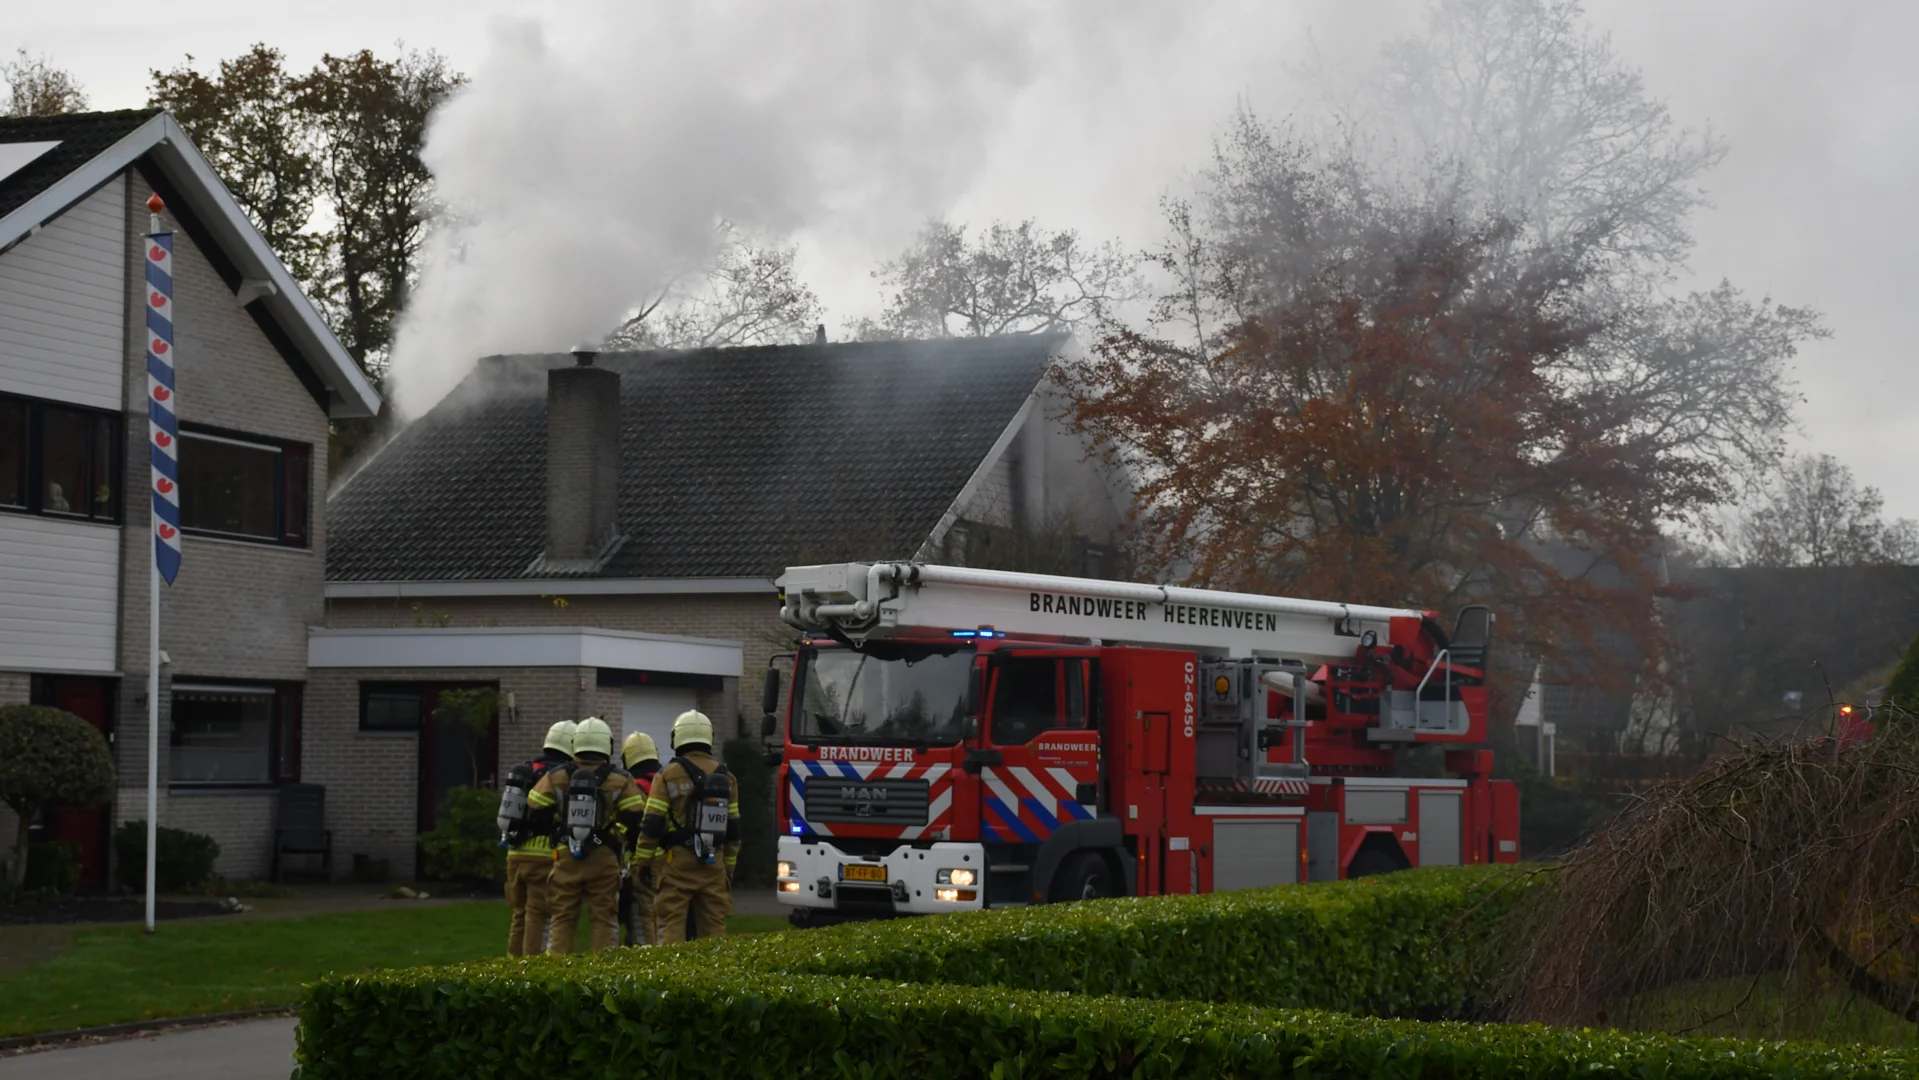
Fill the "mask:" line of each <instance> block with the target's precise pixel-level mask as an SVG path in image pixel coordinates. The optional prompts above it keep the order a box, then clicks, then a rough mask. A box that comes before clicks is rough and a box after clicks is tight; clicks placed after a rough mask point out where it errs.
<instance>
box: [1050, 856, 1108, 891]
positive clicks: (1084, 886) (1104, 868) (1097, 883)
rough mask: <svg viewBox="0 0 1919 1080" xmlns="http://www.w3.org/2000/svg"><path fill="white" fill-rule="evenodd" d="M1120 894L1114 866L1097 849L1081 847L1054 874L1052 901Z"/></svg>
mask: <svg viewBox="0 0 1919 1080" xmlns="http://www.w3.org/2000/svg"><path fill="white" fill-rule="evenodd" d="M1118 895H1119V880H1118V878H1116V877H1115V876H1114V875H1113V868H1112V867H1111V866H1108V865H1107V863H1106V860H1105V859H1104V858H1102V857H1101V856H1100V854H1099V852H1097V851H1082V852H1080V853H1078V854H1076V855H1074V856H1073V857H1072V858H1070V859H1067V860H1066V864H1065V865H1064V866H1061V867H1060V868H1059V873H1058V874H1057V875H1055V876H1054V878H1053V888H1052V896H1051V897H1050V899H1051V900H1052V901H1053V902H1054V903H1061V902H1064V901H1073V900H1098V899H1101V898H1103V897H1108V896H1118Z"/></svg>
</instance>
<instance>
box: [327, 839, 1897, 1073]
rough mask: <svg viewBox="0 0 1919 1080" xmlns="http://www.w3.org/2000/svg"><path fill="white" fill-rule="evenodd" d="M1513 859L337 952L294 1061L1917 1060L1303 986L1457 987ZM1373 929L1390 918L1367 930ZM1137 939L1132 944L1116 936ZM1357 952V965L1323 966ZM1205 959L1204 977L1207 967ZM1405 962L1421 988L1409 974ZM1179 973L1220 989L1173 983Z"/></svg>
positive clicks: (1051, 1066)
mask: <svg viewBox="0 0 1919 1080" xmlns="http://www.w3.org/2000/svg"><path fill="white" fill-rule="evenodd" d="M1528 880H1529V879H1528V878H1527V877H1526V876H1524V875H1515V874H1512V873H1511V872H1510V871H1507V872H1503V873H1502V872H1500V871H1490V872H1489V871H1486V870H1479V869H1474V870H1457V871H1430V870H1428V871H1416V872H1412V873H1408V874H1404V875H1393V876H1391V877H1387V878H1376V879H1369V880H1367V881H1364V882H1354V883H1349V884H1343V885H1311V886H1295V887H1291V888H1283V889H1269V890H1258V891H1253V892H1247V893H1231V894H1223V895H1216V896H1211V897H1189V898H1176V899H1174V898H1169V899H1162V900H1152V901H1143V902H1142V901H1100V902H1094V903H1088V904H1074V905H1068V906H1061V907H1056V908H1034V909H1023V910H1019V911H1013V912H986V913H981V914H979V915H969V916H941V917H938V918H931V919H915V920H906V921H901V922H894V923H885V924H864V925H855V926H844V927H837V928H834V929H830V930H820V931H811V932H807V933H793V934H771V935H763V936H758V937H733V938H721V939H708V940H705V941H699V942H695V943H693V944H691V945H686V946H679V947H672V948H656V949H643V950H637V951H635V950H617V951H614V952H608V953H598V954H587V955H579V956H569V957H537V958H528V959H524V960H503V961H492V962H488V963H481V964H468V965H461V966H455V967H444V968H422V969H414V970H406V971H386V972H376V973H370V974H364V975H336V976H332V977H329V978H327V979H325V980H322V981H321V982H319V983H317V984H315V985H313V986H312V987H311V988H310V989H309V991H308V995H307V999H306V1002H305V1004H304V1006H303V1007H302V1009H301V1013H300V1029H299V1049H298V1051H297V1053H296V1057H297V1059H298V1060H299V1061H300V1062H301V1072H300V1074H299V1075H300V1076H301V1077H302V1078H303V1080H331V1078H334V1077H349V1076H363V1075H368V1074H370V1073H371V1072H383V1073H392V1074H394V1075H408V1076H422V1077H449V1078H453V1077H457V1078H460V1080H465V1078H466V1077H470V1076H476V1075H484V1076H497V1077H535V1076H546V1075H549V1074H550V1073H552V1071H553V1070H554V1069H555V1068H560V1069H562V1071H567V1070H569V1069H577V1068H585V1069H586V1070H587V1073H588V1074H590V1075H594V1076H602V1075H604V1076H616V1075H617V1076H627V1075H645V1076H649V1077H655V1076H657V1077H693V1076H699V1077H769V1078H770V1077H779V1078H782V1080H784V1078H788V1077H810V1076H832V1077H873V1078H881V1077H907V1078H912V1080H936V1078H941V1077H974V1076H992V1077H1018V1076H1047V1077H1095V1076H1102V1077H1103V1076H1138V1077H1169V1078H1171V1077H1181V1078H1183V1077H1201V1076H1272V1077H1295V1076H1297V1077H1309V1076H1310V1077H1316V1078H1327V1080H1330V1078H1338V1080H1344V1078H1352V1080H1360V1078H1371V1077H1407V1078H1410V1077H1448V1078H1450V1077H1459V1078H1466V1077H1473V1078H1490V1077H1501V1076H1515V1077H1517V1076H1526V1077H1564V1078H1567V1080H1571V1078H1574V1077H1582V1078H1583V1077H1620V1078H1622V1080H1623V1078H1627V1077H1660V1078H1664V1080H1695V1078H1698V1080H1705V1078H1718V1077H1738V1078H1747V1077H1750V1078H1760V1077H1766V1078H1774V1077H1776V1078H1780V1080H1785V1078H1787V1077H1792V1078H1807V1077H1815V1076H1816V1077H1823V1078H1830V1080H1840V1078H1852V1077H1860V1078H1864V1077H1891V1076H1903V1075H1910V1074H1911V1071H1912V1070H1913V1068H1914V1067H1915V1065H1919V1061H1915V1059H1914V1058H1912V1057H1911V1056H1910V1055H1903V1054H1900V1053H1897V1052H1893V1051H1884V1050H1877V1049H1866V1048H1832V1047H1825V1046H1819V1045H1814V1044H1795V1043H1755V1042H1745V1041H1739V1040H1725V1039H1720V1040H1686V1039H1678V1038H1672V1037H1668V1036H1653V1035H1633V1034H1625V1033H1616V1032H1593V1031H1574V1030H1564V1029H1554V1028H1545V1027H1539V1026H1534V1025H1474V1024H1465V1023H1458V1022H1451V1021H1446V1022H1431V1023H1421V1022H1417V1021H1412V1020H1404V1019H1379V1018H1371V1017H1362V1016H1354V1015H1343V1014H1340V1013H1335V1012H1328V1011H1311V1010H1307V1009H1303V1008H1300V1006H1302V1005H1307V1004H1323V1003H1325V1002H1331V1001H1338V1002H1342V1003H1344V1004H1345V1006H1346V1007H1348V1008H1352V1009H1354V1010H1357V1011H1378V1012H1395V1011H1396V1012H1400V1013H1402V1014H1413V1013H1423V1012H1428V1011H1432V1012H1444V1011H1446V1010H1447V1009H1451V1008H1459V1007H1462V1006H1464V1005H1466V1004H1467V1002H1466V1000H1465V999H1466V998H1467V997H1470V995H1461V994H1458V993H1455V992H1452V991H1448V990H1447V989H1445V987H1444V983H1445V982H1446V980H1447V979H1449V978H1451V979H1461V975H1462V972H1463V973H1464V978H1463V980H1462V981H1464V982H1466V983H1468V984H1472V983H1476V982H1478V981H1480V980H1481V979H1482V978H1483V973H1481V972H1479V971H1478V970H1476V969H1475V968H1474V964H1475V961H1474V960H1473V959H1472V957H1471V956H1470V955H1469V954H1470V949H1471V946H1470V945H1468V946H1462V945H1460V944H1459V943H1457V942H1454V941H1450V940H1447V939H1446V938H1445V934H1446V933H1448V932H1450V933H1455V934H1456V933H1462V932H1465V931H1464V927H1465V925H1466V922H1467V921H1479V920H1481V919H1483V920H1484V921H1485V923H1486V924H1488V925H1491V924H1494V923H1496V922H1497V913H1498V912H1500V911H1503V910H1504V908H1505V905H1507V904H1508V903H1510V896H1511V891H1510V890H1508V889H1506V888H1504V886H1506V885H1508V884H1511V883H1514V882H1522V883H1523V882H1526V881H1528ZM1421 894H1424V895H1426V896H1427V898H1428V899H1427V900H1425V901H1424V902H1422V901H1420V900H1419V899H1417V897H1418V896H1420V895H1421ZM1422 913H1423V914H1422ZM1369 920H1374V921H1373V922H1369ZM1379 922H1383V924H1384V925H1379ZM1103 927H1110V928H1111V929H1110V930H1108V929H1103ZM1374 930H1376V931H1377V932H1378V933H1379V934H1380V935H1381V936H1382V937H1383V938H1385V939H1390V940H1382V941H1378V942H1370V941H1366V940H1364V939H1365V937H1366V935H1367V934H1368V933H1369V932H1371V931H1374ZM1436 934H1437V935H1438V936H1435V935H1436ZM1484 936H1485V934H1484V932H1472V933H1468V937H1473V938H1483V937H1484ZM1395 948H1397V949H1398V950H1400V951H1398V952H1395V951H1394V950H1395ZM1140 949H1145V950H1146V952H1145V954H1143V955H1129V954H1132V953H1134V952H1135V951H1136V950H1140ZM1422 965H1423V970H1422ZM1457 965H1463V967H1461V966H1457ZM1347 966H1354V967H1363V966H1370V970H1368V971H1361V972H1353V973H1348V974H1345V975H1342V974H1340V973H1338V972H1334V971H1321V972H1317V973H1315V972H1314V971H1313V970H1312V969H1314V968H1322V969H1334V968H1341V967H1347ZM1209 971H1211V972H1213V973H1215V974H1216V976H1217V978H1216V979H1214V980H1212V981H1208V978H1207V973H1208V972H1209ZM1408 980H1410V982H1411V983H1412V985H1413V986H1414V988H1415V989H1412V990H1407V989H1405V988H1404V987H1403V986H1402V983H1404V982H1406V981H1408ZM1053 983H1074V984H1076V985H1072V986H1067V987H1061V989H1072V990H1075V991H1078V992H1077V993H1059V992H1048V991H1047V990H1045V989H1039V988H1036V987H1039V986H1041V985H1042V984H1053ZM1105 994H1126V995H1130V996H1100V995H1105ZM1193 994H1198V995H1199V996H1201V997H1203V998H1207V999H1209V1000H1179V998H1180V996H1181V995H1193ZM1144 998H1159V999H1161V1000H1156V1001H1149V1000H1142V999H1144ZM1289 999H1290V1000H1289ZM1262 1006H1263V1007H1262ZM566 1062H571V1063H573V1064H572V1065H571V1066H568V1065H565V1064H561V1063H566Z"/></svg>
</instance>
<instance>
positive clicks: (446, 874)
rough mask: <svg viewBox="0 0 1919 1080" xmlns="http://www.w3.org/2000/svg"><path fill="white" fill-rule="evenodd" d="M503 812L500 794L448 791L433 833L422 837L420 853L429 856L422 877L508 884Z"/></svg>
mask: <svg viewBox="0 0 1919 1080" xmlns="http://www.w3.org/2000/svg"><path fill="white" fill-rule="evenodd" d="M499 812H500V793H499V792H497V791H493V790H490V789H488V788H477V787H456V788H454V789H453V790H452V791H450V792H448V793H447V799H446V804H445V805H443V806H442V807H440V815H439V820H438V821H436V822H435V823H434V825H433V831H432V832H427V833H421V834H420V850H421V852H423V853H424V854H425V855H426V866H425V867H424V868H423V872H422V874H421V876H422V877H424V878H427V879H429V880H433V881H474V882H481V881H492V882H501V881H505V880H506V852H505V851H504V850H502V849H501V847H500V826H499Z"/></svg>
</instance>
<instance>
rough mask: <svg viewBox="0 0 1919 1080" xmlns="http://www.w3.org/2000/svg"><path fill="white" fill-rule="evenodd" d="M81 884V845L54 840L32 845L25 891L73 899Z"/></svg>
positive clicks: (29, 852) (22, 888) (28, 853)
mask: <svg viewBox="0 0 1919 1080" xmlns="http://www.w3.org/2000/svg"><path fill="white" fill-rule="evenodd" d="M79 885H80V845H79V843H78V842H76V841H73V840H52V841H48V842H47V843H44V844H32V845H29V848H28V852H27V879H26V880H25V881H23V882H21V883H20V890H21V891H22V892H29V893H39V894H41V895H43V896H71V895H73V890H74V889H76V888H78V887H79Z"/></svg>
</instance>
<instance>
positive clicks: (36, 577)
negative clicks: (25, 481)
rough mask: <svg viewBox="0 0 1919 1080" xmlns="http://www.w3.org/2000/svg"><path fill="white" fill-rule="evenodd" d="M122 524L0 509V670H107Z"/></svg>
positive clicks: (116, 607) (110, 662)
mask: <svg viewBox="0 0 1919 1080" xmlns="http://www.w3.org/2000/svg"><path fill="white" fill-rule="evenodd" d="M119 575H120V530H119V529H117V528H114V527H112V526H107V525H87V524H82V523H79V522H73V521H60V520H57V519H54V518H43V517H33V516H30V515H26V514H0V670H9V669H10V670H14V671H112V670H113V657H114V632H115V628H116V627H117V626H118V624H119V596H120V593H119Z"/></svg>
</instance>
